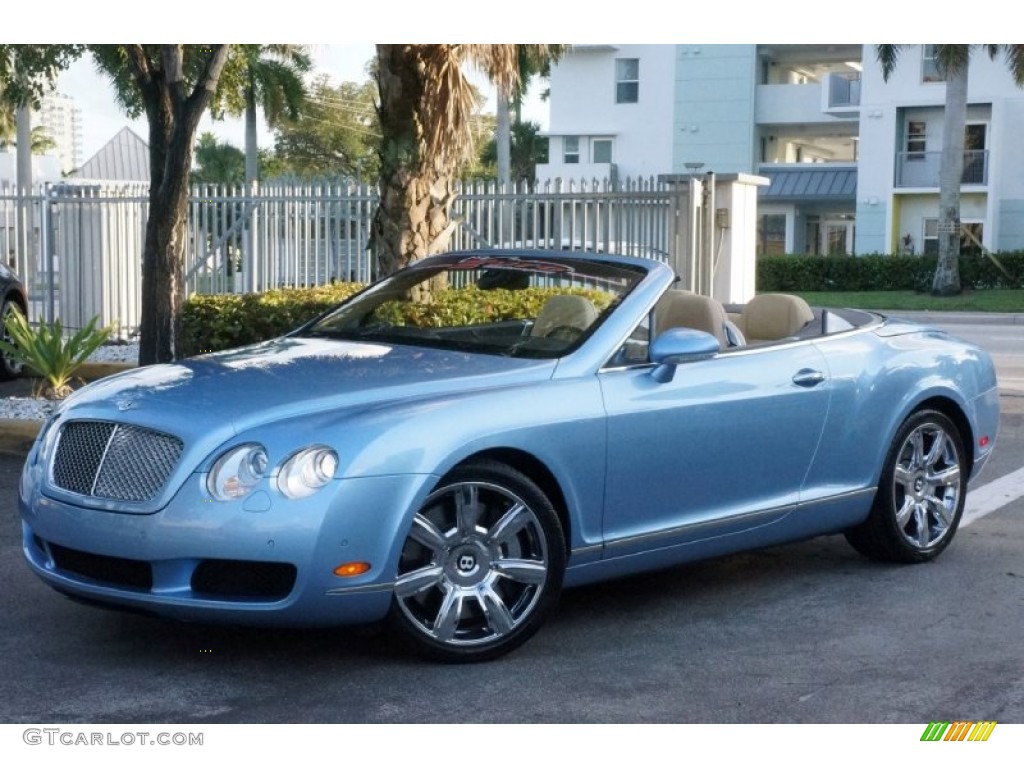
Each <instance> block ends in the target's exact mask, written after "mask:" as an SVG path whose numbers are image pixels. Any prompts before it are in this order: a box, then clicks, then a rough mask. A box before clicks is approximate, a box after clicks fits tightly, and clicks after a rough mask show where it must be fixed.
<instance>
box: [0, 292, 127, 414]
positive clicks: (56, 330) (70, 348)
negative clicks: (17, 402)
mask: <svg viewBox="0 0 1024 768" xmlns="http://www.w3.org/2000/svg"><path fill="white" fill-rule="evenodd" d="M98 321H99V318H98V317H94V318H92V320H90V321H89V322H88V323H86V325H85V327H84V328H82V329H80V330H79V331H78V332H77V333H74V334H72V335H71V336H68V337H67V338H65V334H64V328H63V326H62V325H61V322H60V320H59V319H58V320H54V321H53V322H52V323H40V324H39V327H38V328H33V327H32V326H31V325H29V323H28V320H27V319H25V316H24V315H22V314H21V313H20V312H12V313H10V314H9V315H8V316H7V317H6V318H5V320H4V327H5V328H6V329H7V334H8V336H9V338H10V340H11V341H10V343H8V342H6V341H3V340H0V351H3V352H4V353H5V354H7V355H9V356H10V357H11V358H12V359H14V360H16V361H18V362H21V363H23V364H24V365H25V366H27V367H28V368H31V369H32V370H33V371H35V373H37V374H38V375H39V376H40V377H41V378H42V379H43V386H42V387H40V388H39V389H38V391H37V394H39V395H42V396H43V397H46V398H49V399H50V400H60V399H62V398H65V397H67V396H68V395H69V394H71V380H72V379H73V378H74V375H75V373H76V372H77V371H78V369H79V368H81V367H82V364H83V363H84V362H85V361H86V360H87V359H88V358H89V355H91V354H92V353H93V352H95V351H96V350H97V349H99V348H100V347H101V346H102V345H103V342H105V341H106V340H107V339H108V338H109V337H110V332H111V328H97V327H96V323H97V322H98Z"/></svg>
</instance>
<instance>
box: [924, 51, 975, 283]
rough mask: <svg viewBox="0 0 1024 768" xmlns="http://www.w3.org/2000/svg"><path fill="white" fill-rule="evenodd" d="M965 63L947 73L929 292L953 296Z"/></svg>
mask: <svg viewBox="0 0 1024 768" xmlns="http://www.w3.org/2000/svg"><path fill="white" fill-rule="evenodd" d="M967 72H968V66H967V64H966V63H965V64H964V65H963V66H962V67H960V68H959V69H957V70H956V71H954V72H949V73H947V76H946V108H945V113H944V115H943V126H942V164H941V167H940V169H939V233H938V234H939V259H938V263H937V264H936V266H935V277H934V279H933V280H932V294H933V295H935V296H954V295H956V294H958V293H960V291H961V287H960V184H961V180H962V177H963V173H964V130H965V126H966V123H967Z"/></svg>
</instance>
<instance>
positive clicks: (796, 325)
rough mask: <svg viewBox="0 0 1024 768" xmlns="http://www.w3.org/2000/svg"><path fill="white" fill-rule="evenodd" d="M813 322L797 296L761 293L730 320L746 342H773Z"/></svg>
mask: <svg viewBox="0 0 1024 768" xmlns="http://www.w3.org/2000/svg"><path fill="white" fill-rule="evenodd" d="M813 319H814V312H813V311H812V310H811V307H810V305H808V303H807V302H806V301H804V300H803V299H801V298H800V297H799V296H791V295H789V294H786V293H761V294H758V295H757V296H755V297H754V298H752V299H751V300H750V301H749V302H748V303H747V306H746V307H744V308H743V313H742V314H741V315H739V317H734V320H735V321H736V325H738V326H739V328H740V330H741V331H743V335H744V336H745V337H746V339H747V341H748V342H758V341H777V340H778V339H784V338H786V337H787V336H792V335H793V334H795V333H797V332H798V331H799V330H800V329H801V328H803V327H804V326H805V325H807V323H809V322H810V321H811V320H813Z"/></svg>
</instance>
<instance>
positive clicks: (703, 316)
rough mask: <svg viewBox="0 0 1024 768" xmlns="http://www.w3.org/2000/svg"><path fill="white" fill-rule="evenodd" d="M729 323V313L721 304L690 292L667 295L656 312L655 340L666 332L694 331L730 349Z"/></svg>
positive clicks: (670, 291)
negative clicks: (727, 333) (673, 330)
mask: <svg viewBox="0 0 1024 768" xmlns="http://www.w3.org/2000/svg"><path fill="white" fill-rule="evenodd" d="M725 323H726V316H725V309H723V308H722V305H721V304H719V303H718V302H717V301H715V300H714V299H711V298H708V297H707V296H699V295H697V294H696V293H690V292H689V291H675V290H669V291H666V292H665V295H664V296H662V297H661V298H660V299H659V300H658V303H657V305H656V306H655V308H654V334H655V336H656V335H657V334H659V333H661V332H662V331H664V330H665V329H666V328H693V329H695V330H698V331H704V332H705V333H710V334H711V335H712V336H714V337H715V338H716V339H718V343H719V344H720V345H721V347H722V349H725V348H726V347H727V346H729V340H728V338H727V337H726V334H725Z"/></svg>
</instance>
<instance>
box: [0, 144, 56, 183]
mask: <svg viewBox="0 0 1024 768" xmlns="http://www.w3.org/2000/svg"><path fill="white" fill-rule="evenodd" d="M17 169H18V161H17V157H16V153H15V152H0V189H3V188H4V187H8V188H10V189H13V188H14V187H15V186H16V184H17V179H18V170H17ZM60 179H61V174H60V158H59V157H57V156H56V155H33V156H32V181H33V183H34V184H40V183H42V182H45V181H60Z"/></svg>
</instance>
